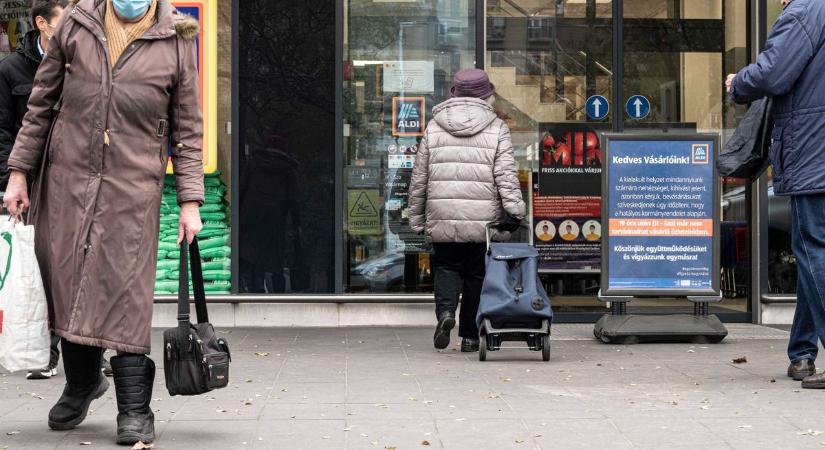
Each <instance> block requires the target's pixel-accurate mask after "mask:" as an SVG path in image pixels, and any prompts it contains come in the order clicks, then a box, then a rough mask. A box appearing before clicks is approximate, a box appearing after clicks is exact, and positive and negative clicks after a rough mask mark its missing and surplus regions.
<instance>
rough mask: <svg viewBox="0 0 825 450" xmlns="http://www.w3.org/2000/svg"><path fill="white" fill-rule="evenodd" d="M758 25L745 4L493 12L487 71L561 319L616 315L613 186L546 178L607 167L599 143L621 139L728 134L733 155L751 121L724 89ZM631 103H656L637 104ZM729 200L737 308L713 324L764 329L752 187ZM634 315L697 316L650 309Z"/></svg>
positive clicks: (515, 5) (727, 242)
mask: <svg viewBox="0 0 825 450" xmlns="http://www.w3.org/2000/svg"><path fill="white" fill-rule="evenodd" d="M749 18H750V2H747V1H745V0H691V1H689V2H688V1H684V0H624V1H621V0H616V2H614V1H612V0H487V2H486V29H485V40H484V44H485V52H484V53H485V58H484V68H485V69H486V70H487V71H488V73H489V74H490V77H491V79H492V81H493V83H494V84H495V85H496V90H497V93H498V99H497V104H496V109H497V110H498V111H500V114H501V115H502V116H503V117H504V118H505V120H506V121H507V123H508V124H509V126H510V128H511V131H512V136H513V144H514V147H515V149H516V154H517V158H518V161H519V166H520V170H521V178H522V182H523V186H524V189H525V196H526V197H527V198H530V199H532V208H531V211H532V216H533V233H534V236H533V240H534V243H536V245H537V247H539V248H540V251H541V252H542V255H543V264H542V269H543V273H542V279H543V280H544V282H545V284H546V285H547V286H548V288H549V290H550V291H551V292H552V294H553V296H554V298H555V304H554V306H555V308H556V310H557V311H558V312H560V313H561V314H559V316H558V317H559V318H560V319H562V320H576V321H578V320H591V319H593V318H594V317H597V316H598V315H600V314H602V313H604V311H605V308H604V306H603V305H602V304H601V303H600V302H599V301H598V299H597V293H598V290H599V278H600V258H599V255H600V250H599V249H600V242H599V240H600V229H601V228H600V221H601V217H600V213H599V205H600V198H599V197H598V192H600V187H599V185H598V184H599V183H600V176H592V175H591V176H589V177H586V178H585V177H583V178H582V179H579V180H569V179H565V180H542V181H543V182H542V183H541V184H542V185H541V186H540V183H539V180H538V178H539V177H538V173H539V168H540V166H541V165H543V164H571V165H585V166H591V167H597V166H600V164H601V162H600V158H601V150H600V143H599V134H600V133H602V132H609V131H613V132H628V133H634V132H644V133H679V132H702V133H716V134H719V135H720V136H721V138H722V142H725V139H726V137H727V136H729V135H730V134H731V133H732V131H733V128H734V127H735V125H736V123H737V120H738V118H739V117H741V116H742V115H743V114H744V109H742V108H741V107H735V106H733V105H732V104H731V103H729V102H728V101H727V100H726V95H725V92H724V84H723V81H724V79H725V75H726V74H728V73H733V72H736V71H737V70H738V69H740V68H741V67H743V66H744V65H745V64H747V63H748V59H749V55H750V45H751V32H750V26H749V23H750V20H749ZM631 97H633V98H634V99H636V98H640V99H642V100H644V102H642V101H641V100H640V101H639V102H640V105H634V104H633V102H632V101H631V102H630V104H629V105H628V100H630V99H631ZM643 104H647V105H649V107H648V108H647V109H648V110H649V111H646V114H641V113H640V112H641V111H640V110H639V109H637V108H641V105H643ZM571 183H573V185H571ZM548 185H549V186H548ZM721 192H722V195H721V198H720V199H719V201H720V203H721V205H722V211H723V212H722V221H723V222H722V231H721V239H720V242H721V249H720V251H721V261H722V274H721V277H722V283H721V285H722V290H723V294H724V299H723V301H721V302H720V303H718V304H714V305H712V307H711V312H712V313H716V314H720V315H721V316H722V317H723V319H725V320H735V321H736V320H738V321H750V320H751V318H750V314H749V310H750V301H749V298H750V296H751V295H752V293H751V289H750V286H751V283H750V279H749V274H750V270H749V267H750V250H749V249H750V235H751V232H750V226H749V217H750V188H749V187H748V186H747V185H745V184H743V183H739V182H736V181H734V180H728V179H723V180H722V190H721ZM628 309H629V311H630V312H635V313H644V312H656V313H663V312H689V311H692V305H691V304H690V303H688V302H687V301H686V300H678V299H656V300H637V301H634V302H631V303H630V304H629V308H628Z"/></svg>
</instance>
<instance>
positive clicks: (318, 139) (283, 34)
mask: <svg viewBox="0 0 825 450" xmlns="http://www.w3.org/2000/svg"><path fill="white" fill-rule="evenodd" d="M236 1H237V0H236ZM237 7H238V9H239V14H240V17H239V22H240V29H239V30H238V39H239V40H240V42H239V45H238V47H237V48H236V51H238V52H239V73H238V74H237V75H236V76H237V80H238V83H239V89H240V95H239V98H237V99H236V101H237V102H239V104H240V106H239V107H240V111H239V112H240V124H239V125H238V126H237V127H234V126H233V128H234V129H235V130H237V131H236V132H238V133H240V138H239V140H240V148H239V149H238V151H239V160H240V167H239V168H238V171H239V176H240V178H239V180H236V181H237V184H236V185H235V186H234V189H238V193H237V196H238V198H239V204H238V205H237V208H238V213H239V223H238V224H233V226H236V227H237V228H238V236H239V248H237V249H236V254H237V255H238V257H239V269H240V273H239V274H238V276H239V283H240V285H239V286H238V291H239V292H242V293H260V294H263V293H266V294H289V293H333V292H335V264H336V261H335V256H334V255H335V229H334V228H333V224H334V221H335V208H334V206H333V205H335V192H336V186H335V170H334V161H335V134H334V130H335V122H334V119H335V2H330V1H326V0H323V1H322V0H306V1H300V2H282V1H276V0H243V1H241V2H239V5H238V6H237Z"/></svg>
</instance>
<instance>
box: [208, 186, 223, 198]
mask: <svg viewBox="0 0 825 450" xmlns="http://www.w3.org/2000/svg"><path fill="white" fill-rule="evenodd" d="M203 192H204V194H207V195H219V196H221V198H223V196H224V194H226V187H225V186H207V187H205V188H204V189H203Z"/></svg>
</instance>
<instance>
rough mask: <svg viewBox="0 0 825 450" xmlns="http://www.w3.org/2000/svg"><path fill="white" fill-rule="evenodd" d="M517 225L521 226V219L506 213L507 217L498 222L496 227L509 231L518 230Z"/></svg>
mask: <svg viewBox="0 0 825 450" xmlns="http://www.w3.org/2000/svg"><path fill="white" fill-rule="evenodd" d="M519 227H521V219H516V218H515V217H513V216H511V215H509V214H508V215H507V217H506V218H505V219H504V220H502V221H501V222H499V223H498V226H497V227H496V228H498V229H499V230H501V231H507V232H510V233H513V232H516V231H518V229H519Z"/></svg>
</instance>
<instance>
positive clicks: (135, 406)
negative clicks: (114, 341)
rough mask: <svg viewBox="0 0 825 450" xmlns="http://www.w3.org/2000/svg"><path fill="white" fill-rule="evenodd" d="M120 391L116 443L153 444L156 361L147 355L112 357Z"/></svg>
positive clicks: (116, 391)
mask: <svg viewBox="0 0 825 450" xmlns="http://www.w3.org/2000/svg"><path fill="white" fill-rule="evenodd" d="M109 362H111V364H112V371H113V372H114V374H113V376H114V379H115V393H116V394H117V410H118V415H117V443H118V444H119V445H134V444H136V443H138V441H140V442H143V443H144V444H150V443H152V442H154V440H155V414H154V413H152V409H151V408H149V402H151V401H152V385H153V384H154V383H155V363H154V362H153V361H152V360H151V359H149V357H147V356H146V355H135V354H125V355H118V356H114V357H112V358H111V359H110V360H109Z"/></svg>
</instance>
